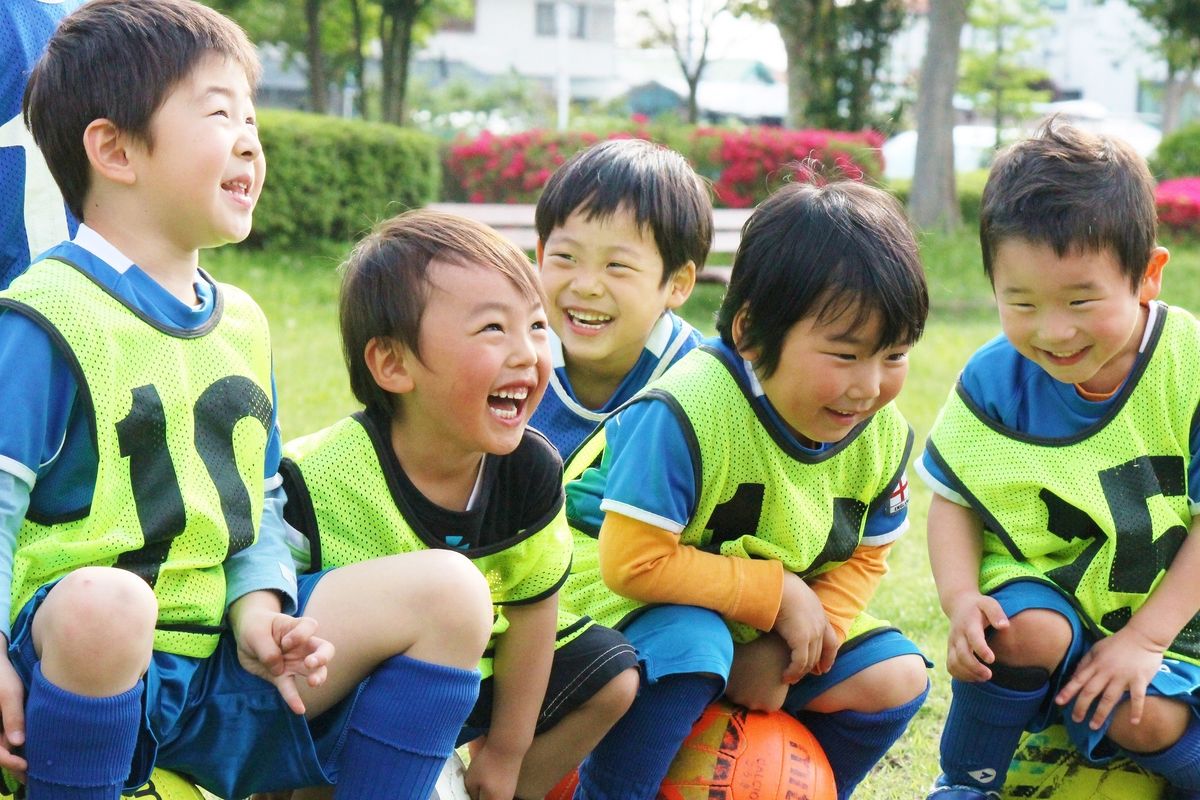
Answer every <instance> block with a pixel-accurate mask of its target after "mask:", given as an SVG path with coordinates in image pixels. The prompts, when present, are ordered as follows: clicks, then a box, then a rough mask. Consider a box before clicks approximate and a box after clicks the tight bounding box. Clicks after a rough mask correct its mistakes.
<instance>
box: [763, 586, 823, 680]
mask: <svg viewBox="0 0 1200 800" xmlns="http://www.w3.org/2000/svg"><path fill="white" fill-rule="evenodd" d="M772 631H773V632H775V633H777V634H779V635H780V636H781V637H782V638H783V640H784V641H785V642H786V643H787V646H788V650H790V651H791V659H790V661H789V663H788V666H787V668H786V669H784V671H783V680H784V682H786V683H789V684H792V683H795V682H796V681H798V680H800V679H801V678H803V677H804V676H805V675H807V674H809V673H810V672H815V673H817V674H818V675H819V674H821V673H823V672H826V671H828V670H829V668H830V667H832V666H833V659H834V657H835V656H836V655H837V650H838V640H837V633H836V632H835V631H834V630H833V626H831V625H830V624H829V618H828V617H826V616H825V608H824V607H823V606H822V605H821V600H820V598H818V597H817V595H816V593H815V592H813V590H812V589H811V588H810V587H809V585H808V584H807V583H805V582H804V581H803V580H802V579H801V578H799V577H798V576H796V575H794V574H791V573H788V574H787V575H784V577H783V602H782V603H781V604H780V607H779V615H778V616H777V617H776V618H775V627H774V628H772Z"/></svg>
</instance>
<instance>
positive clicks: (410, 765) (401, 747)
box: [333, 656, 479, 800]
mask: <svg viewBox="0 0 1200 800" xmlns="http://www.w3.org/2000/svg"><path fill="white" fill-rule="evenodd" d="M478 697H479V673H478V672H477V671H476V670H467V669H458V668H457V667H448V666H444V665H442V664H432V663H430V662H428V661H418V660H417V659H415V658H409V657H407V656H393V657H392V658H389V659H388V660H387V661H384V662H383V663H382V664H380V665H379V666H378V667H376V669H375V671H374V672H372V673H371V675H370V677H368V678H367V680H366V683H365V685H364V686H363V688H362V691H361V692H360V693H359V695H358V699H357V701H355V704H354V710H353V711H352V712H351V713H350V720H349V722H348V723H347V726H346V744H345V745H344V747H343V748H342V753H341V756H340V757H339V758H338V782H337V785H336V786H335V787H334V792H333V795H334V797H335V798H348V799H349V800H385V799H386V800H394V799H395V798H397V797H416V798H426V797H429V795H430V793H431V792H432V791H433V785H434V784H435V783H436V782H437V778H438V773H440V772H441V769H442V765H443V764H444V763H445V761H446V759H447V758H448V757H449V756H450V753H451V752H452V751H453V750H454V739H455V737H456V736H457V735H458V731H459V728H461V727H462V724H463V722H465V721H466V719H467V714H469V713H470V711H471V707H472V706H474V705H475V700H476V699H477V698H478Z"/></svg>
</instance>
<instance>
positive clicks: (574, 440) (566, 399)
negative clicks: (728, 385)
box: [529, 311, 701, 458]
mask: <svg viewBox="0 0 1200 800" xmlns="http://www.w3.org/2000/svg"><path fill="white" fill-rule="evenodd" d="M700 338H701V337H700V332H699V331H697V330H696V329H695V328H693V327H692V326H691V325H689V324H688V323H687V322H685V321H684V320H682V319H680V318H679V317H678V316H676V315H675V314H673V313H671V312H670V311H668V312H666V313H665V314H663V315H662V316H661V317H659V318H658V322H656V323H654V327H653V328H652V329H651V330H650V336H649V337H648V338H647V339H646V346H645V347H643V348H642V354H641V355H640V356H638V360H637V363H635V364H634V365H633V369H631V370H629V372H627V373H626V374H625V377H624V378H622V379H621V384H620V385H619V386H618V387H617V390H616V391H615V392H613V394H612V397H610V398H608V400H606V401H605V402H604V405H602V406H600V408H596V409H591V408H586V407H584V406H583V404H581V403H580V402H579V400H578V399H577V398H576V397H575V391H574V389H572V388H571V381H570V379H569V378H568V377H567V362H566V358H565V356H564V354H563V348H562V342H561V341H560V340H559V338H558V337H557V336H555V335H554V334H553V332H551V334H550V356H551V364H552V366H553V367H554V370H553V371H552V372H551V373H550V386H549V387H548V388H547V389H546V394H545V395H544V396H543V397H542V402H541V403H539V404H538V407H537V410H535V411H534V412H533V419H531V420H530V422H529V424H530V425H532V426H533V427H535V428H537V429H538V430H539V431H541V432H542V433H544V434H545V435H546V438H548V439H549V440H550V441H551V443H552V444H553V445H554V446H555V447H556V448H558V452H559V453H560V454H561V455H562V457H563V458H566V457H567V456H569V455H570V454H571V453H572V452H574V450H575V448H576V447H578V446H579V444H580V442H582V441H583V440H584V439H586V438H587V436H588V434H590V433H591V432H592V431H594V430H595V429H596V427H597V426H599V425H600V423H601V422H603V421H604V419H605V418H606V417H607V416H608V415H609V414H610V413H612V412H613V411H614V410H616V409H617V408H619V407H620V406H621V404H622V403H624V402H625V401H626V400H628V399H629V398H631V397H633V396H634V395H635V394H637V393H638V392H639V391H641V389H642V387H643V386H645V385H646V384H647V383H649V382H650V381H652V380H654V379H655V378H657V377H658V376H659V375H662V374H663V373H664V372H666V371H667V367H669V366H671V365H672V364H674V363H675V362H676V361H678V360H679V359H681V358H683V356H684V355H685V354H686V353H687V352H688V351H689V350H691V349H692V348H694V347H695V346H696V345H698V344H700Z"/></svg>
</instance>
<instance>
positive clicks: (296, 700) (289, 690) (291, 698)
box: [275, 675, 304, 715]
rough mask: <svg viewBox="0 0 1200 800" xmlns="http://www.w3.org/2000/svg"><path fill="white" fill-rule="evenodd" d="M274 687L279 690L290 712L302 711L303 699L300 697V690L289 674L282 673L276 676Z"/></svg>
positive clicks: (299, 712)
mask: <svg viewBox="0 0 1200 800" xmlns="http://www.w3.org/2000/svg"><path fill="white" fill-rule="evenodd" d="M275 688H277V689H278V690H279V695H280V696H281V697H282V698H283V701H284V702H285V703H287V705H288V708H290V709H291V710H292V713H294V714H297V715H299V714H303V713H304V701H303V700H301V699H300V692H299V691H298V690H297V689H296V681H295V680H294V679H293V678H292V676H291V675H283V676H280V677H278V678H276V679H275Z"/></svg>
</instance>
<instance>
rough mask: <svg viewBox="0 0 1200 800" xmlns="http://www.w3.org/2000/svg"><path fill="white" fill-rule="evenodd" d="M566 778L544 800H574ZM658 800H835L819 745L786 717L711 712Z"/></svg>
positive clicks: (722, 708)
mask: <svg viewBox="0 0 1200 800" xmlns="http://www.w3.org/2000/svg"><path fill="white" fill-rule="evenodd" d="M576 783H577V780H576V777H575V775H574V773H572V774H571V775H568V776H567V777H566V778H565V779H564V780H563V781H562V782H561V783H559V785H558V786H556V787H554V790H553V791H551V792H550V794H548V795H546V800H570V798H571V794H572V793H573V792H574V791H575V785H576ZM658 796H659V800H775V799H776V798H779V799H780V800H783V798H786V799H787V800H834V798H836V797H837V790H836V789H835V788H834V783H833V770H831V769H830V767H829V761H828V760H827V759H826V758H825V752H824V751H823V750H822V749H821V745H820V744H819V743H818V742H817V740H816V738H814V737H813V735H812V733H810V732H809V730H808V728H805V727H804V725H802V724H801V723H800V722H799V721H798V720H796V719H795V718H794V717H792V716H791V715H789V714H786V713H784V712H782V711H775V712H770V713H767V712H762V711H747V710H746V709H744V708H742V707H741V706H735V705H732V704H730V703H726V702H724V701H718V702H716V703H713V704H712V705H711V706H709V707H708V708H707V709H706V710H705V712H704V714H703V715H702V716H701V717H700V719H699V720H698V721H697V722H696V725H695V726H694V727H693V728H692V732H691V733H690V734H689V735H688V738H687V739H686V740H684V743H683V745H682V746H681V747H680V748H679V754H678V755H677V756H675V760H674V761H673V762H672V763H671V769H670V770H669V771H668V772H667V777H666V780H664V781H663V784H662V788H660V789H659V791H658Z"/></svg>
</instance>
